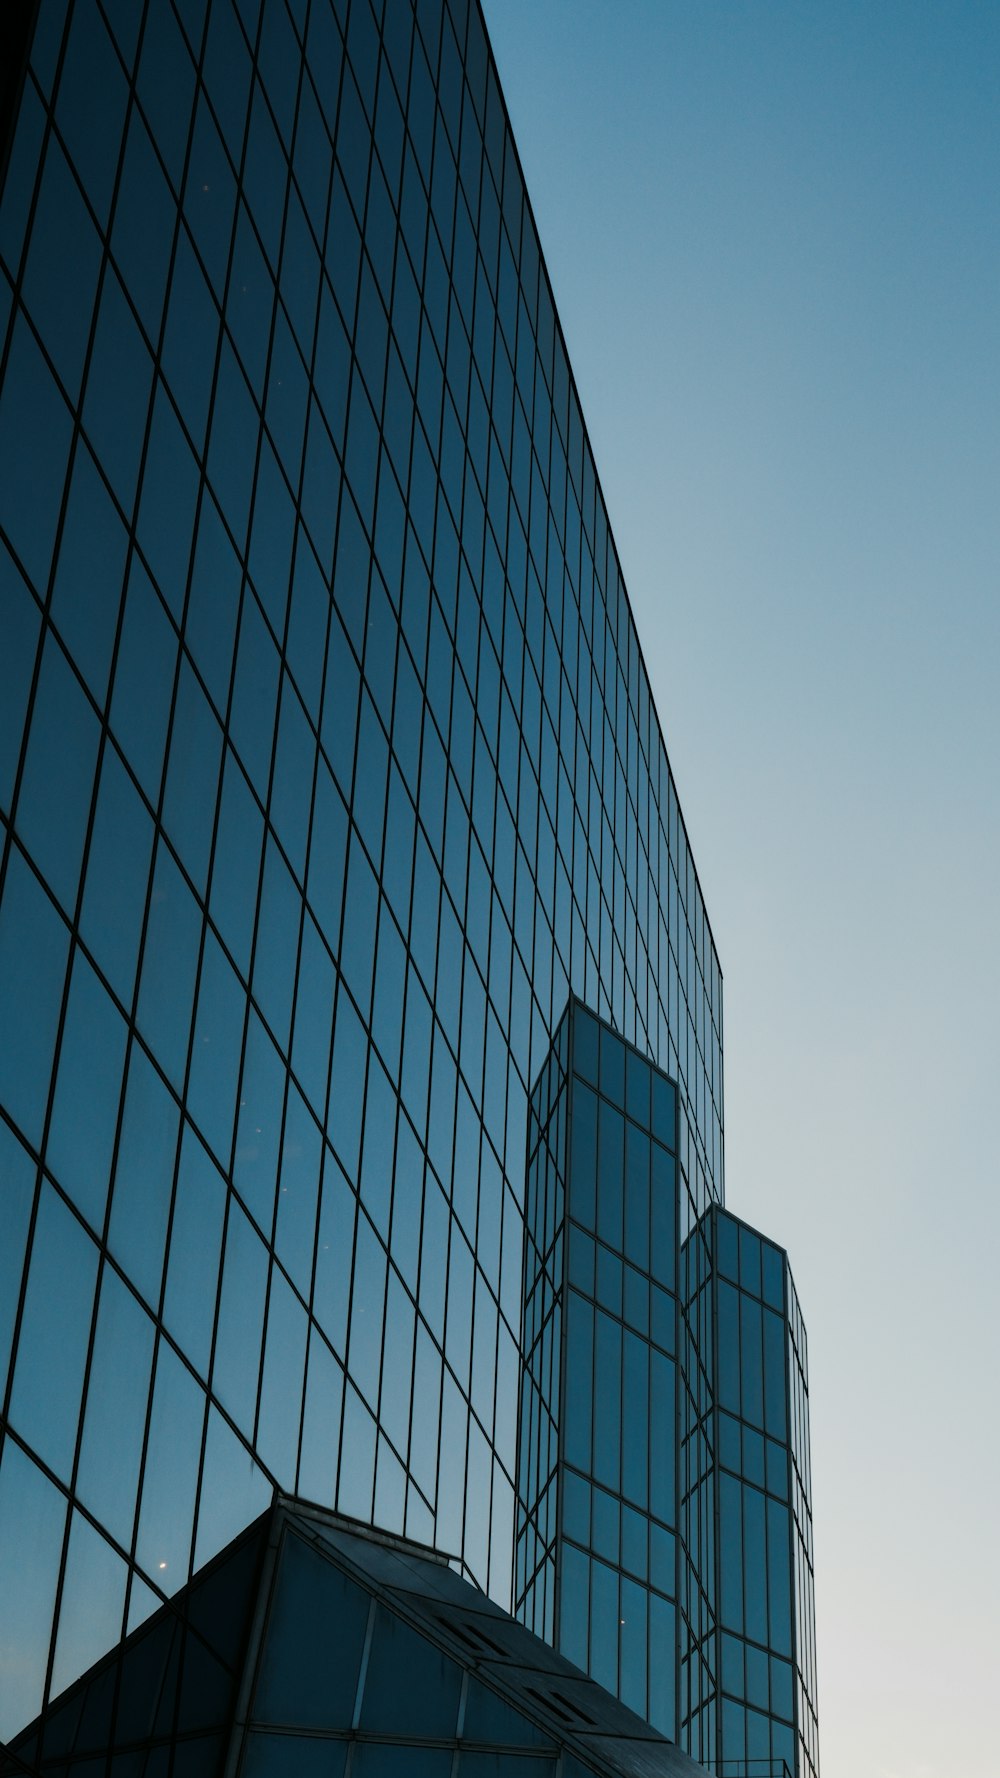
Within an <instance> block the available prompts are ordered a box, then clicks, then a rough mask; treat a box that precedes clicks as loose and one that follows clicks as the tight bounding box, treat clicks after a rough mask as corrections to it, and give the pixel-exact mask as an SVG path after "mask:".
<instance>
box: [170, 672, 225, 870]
mask: <svg viewBox="0 0 1000 1778" xmlns="http://www.w3.org/2000/svg"><path fill="white" fill-rule="evenodd" d="M221 752H222V731H221V729H220V728H219V725H218V723H217V721H216V719H215V717H214V716H213V714H212V710H211V707H210V705H209V703H208V700H207V698H206V697H205V694H204V692H203V691H202V689H201V687H200V685H199V684H198V682H197V680H196V678H195V676H194V674H193V673H192V671H191V669H190V667H189V666H188V664H187V662H186V661H182V662H181V670H180V677H179V679H178V682H177V702H176V707H175V710H174V725H173V733H172V736H171V742H170V760H169V764H168V767H167V784H166V790H165V792H164V798H163V820H164V825H165V827H166V830H167V833H168V834H169V836H170V838H171V840H172V841H173V843H174V845H175V846H176V848H177V851H178V852H179V854H180V859H181V863H182V864H183V865H184V868H185V870H186V871H187V872H188V875H189V876H190V877H191V879H192V881H193V883H194V885H195V888H196V890H197V891H198V893H199V894H200V895H203V894H204V891H205V879H206V877H207V874H208V856H209V847H210V845H211V839H212V822H213V820H214V818H215V801H216V793H217V790H218V782H219V763H220V758H221Z"/></svg>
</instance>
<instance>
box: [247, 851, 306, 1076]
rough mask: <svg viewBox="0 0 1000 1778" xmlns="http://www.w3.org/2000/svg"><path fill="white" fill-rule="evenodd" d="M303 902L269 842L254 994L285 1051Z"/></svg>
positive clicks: (259, 911)
mask: <svg viewBox="0 0 1000 1778" xmlns="http://www.w3.org/2000/svg"><path fill="white" fill-rule="evenodd" d="M301 917H302V900H301V896H300V895H299V893H298V891H297V889H296V886H295V882H294V880H293V878H292V874H291V872H290V871H289V869H288V866H287V864H286V863H285V860H284V858H283V857H282V855H281V852H280V850H279V848H278V846H277V845H276V844H275V842H274V840H273V839H268V841H267V844H266V847H265V850H264V873H263V877H262V879H261V891H260V906H259V909H258V913H257V947H256V951H255V953H254V963H253V992H254V999H255V1000H256V1001H257V1004H258V1006H259V1007H260V1009H261V1012H262V1013H263V1014H264V1017H265V1019H266V1020H267V1022H268V1024H269V1025H270V1027H271V1030H272V1031H273V1032H274V1035H275V1037H276V1039H277V1041H278V1044H279V1045H280V1047H281V1049H282V1050H283V1051H287V1049H288V1038H289V1032H290V1027H291V1019H292V996H293V994H294V991H295V962H296V953H297V950H298V942H299V923H300V920H301Z"/></svg>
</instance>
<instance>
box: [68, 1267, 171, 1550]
mask: <svg viewBox="0 0 1000 1778" xmlns="http://www.w3.org/2000/svg"><path fill="white" fill-rule="evenodd" d="M152 1361H153V1323H152V1321H151V1320H150V1318H149V1316H148V1315H146V1314H144V1312H143V1310H142V1309H141V1308H140V1306H139V1304H138V1303H137V1302H136V1300H135V1297H134V1296H133V1295H132V1293H131V1291H129V1290H127V1289H126V1287H125V1285H124V1284H123V1283H122V1282H121V1279H120V1278H119V1277H118V1276H117V1274H116V1273H115V1271H114V1270H113V1268H112V1267H111V1266H105V1267H104V1270H103V1272H102V1274H101V1296H100V1303H99V1306H98V1311H97V1329H96V1332H95V1335H94V1352H93V1357H92V1359H91V1367H90V1381H89V1384H88V1387H87V1401H86V1408H85V1413H84V1422H83V1444H82V1447H81V1451H80V1468H79V1472H78V1475H77V1490H78V1493H79V1496H80V1499H81V1500H82V1502H83V1504H84V1506H86V1507H88V1508H89V1510H90V1511H91V1512H92V1513H93V1514H94V1516H95V1518H96V1519H98V1521H99V1522H100V1524H102V1525H103V1526H105V1528H106V1529H107V1530H108V1531H110V1532H111V1535H112V1536H113V1537H115V1538H117V1540H118V1542H119V1543H120V1544H121V1545H122V1546H123V1547H124V1548H125V1549H130V1548H131V1545H132V1531H133V1527H134V1525H135V1508H136V1495H137V1492H138V1486H139V1465H140V1463H141V1460H142V1442H143V1435H144V1433H145V1430H146V1408H147V1405H148V1402H149V1385H150V1373H151V1368H152Z"/></svg>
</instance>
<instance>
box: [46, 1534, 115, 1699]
mask: <svg viewBox="0 0 1000 1778" xmlns="http://www.w3.org/2000/svg"><path fill="white" fill-rule="evenodd" d="M127 1579H128V1569H127V1568H126V1566H125V1563H124V1562H123V1561H122V1559H121V1557H120V1556H119V1555H116V1553H115V1551H114V1550H113V1549H112V1548H111V1545H110V1544H109V1543H108V1542H107V1540H106V1539H105V1538H103V1537H101V1535H100V1533H99V1532H97V1531H95V1530H94V1528H93V1526H92V1525H90V1524H89V1523H88V1521H87V1520H86V1519H85V1518H84V1516H83V1514H82V1513H78V1512H75V1513H74V1514H73V1519H72V1524H71V1526H70V1534H69V1547H68V1549H67V1552H66V1572H65V1576H64V1579H63V1590H62V1597H61V1600H60V1604H59V1624H58V1628H57V1632H56V1644H55V1658H54V1660H53V1665H52V1680H51V1685H50V1692H51V1694H52V1695H54V1696H58V1694H59V1693H60V1692H61V1691H64V1690H65V1688H66V1687H67V1686H69V1685H72V1683H73V1681H74V1679H78V1678H79V1676H80V1674H81V1673H83V1672H85V1671H86V1669H87V1668H88V1667H89V1666H91V1665H92V1664H93V1662H94V1661H96V1660H97V1659H98V1658H99V1657H100V1656H101V1655H103V1654H105V1653H106V1652H107V1651H108V1649H110V1648H113V1647H114V1645H115V1643H116V1642H117V1641H118V1640H119V1638H120V1636H121V1634H122V1627H123V1617H124V1612H125V1583H126V1581H127Z"/></svg>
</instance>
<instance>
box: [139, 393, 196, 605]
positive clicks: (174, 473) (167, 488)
mask: <svg viewBox="0 0 1000 1778" xmlns="http://www.w3.org/2000/svg"><path fill="white" fill-rule="evenodd" d="M197 499H198V468H197V465H196V463H195V460H194V458H193V456H192V455H191V452H190V450H189V449H188V446H187V443H186V441H185V438H184V435H183V433H182V431H181V428H180V423H179V421H178V419H177V416H176V415H175V413H174V410H173V407H172V406H171V404H170V402H169V401H168V400H167V396H166V392H165V390H164V389H163V388H162V387H158V388H157V390H156V396H155V400H154V402H153V418H152V422H151V425H150V429H149V440H148V443H147V445H146V459H145V464H144V466H143V474H142V491H141V493H140V496H139V521H138V526H137V534H138V538H139V544H140V547H141V549H142V550H143V551H144V553H145V556H146V559H147V561H148V563H149V566H150V568H151V569H152V572H153V576H154V579H155V580H156V583H157V586H158V587H159V589H160V592H161V593H162V595H163V597H164V599H165V600H166V602H167V605H168V606H169V608H170V610H171V612H172V613H173V616H174V618H175V620H176V622H177V623H180V621H181V615H182V612H183V609H184V592H185V588H186V586H187V575H188V565H189V562H190V557H191V534H192V531H193V529H194V516H195V506H196V503H197Z"/></svg>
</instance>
